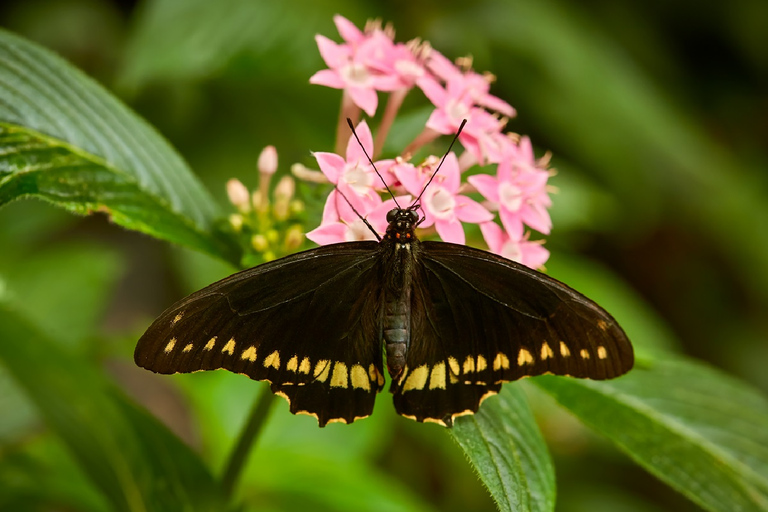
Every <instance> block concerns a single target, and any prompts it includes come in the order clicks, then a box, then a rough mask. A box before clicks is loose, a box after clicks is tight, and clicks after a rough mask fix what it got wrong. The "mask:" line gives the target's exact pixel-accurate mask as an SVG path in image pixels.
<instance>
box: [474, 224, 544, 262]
mask: <svg viewBox="0 0 768 512" xmlns="http://www.w3.org/2000/svg"><path fill="white" fill-rule="evenodd" d="M480 231H482V233H483V238H485V242H486V243H487V244H488V248H489V249H490V250H491V252H493V253H496V254H498V255H499V256H503V257H505V258H507V259H509V260H512V261H516V262H518V263H521V264H523V265H525V266H526V267H529V268H533V269H537V268H540V267H541V266H543V265H544V263H545V262H546V261H547V260H548V259H549V251H548V250H546V249H545V248H544V246H543V245H542V244H543V241H534V242H531V241H530V240H528V235H527V234H526V235H525V236H524V237H521V238H518V239H512V238H510V237H509V235H507V234H506V233H505V232H504V231H503V230H502V229H501V227H500V226H499V225H498V224H496V223H495V222H484V223H482V224H480Z"/></svg>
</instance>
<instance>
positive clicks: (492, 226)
mask: <svg viewBox="0 0 768 512" xmlns="http://www.w3.org/2000/svg"><path fill="white" fill-rule="evenodd" d="M480 232H481V233H482V234H483V238H484V239H485V243H486V244H488V249H490V251H491V252H493V253H496V254H501V248H502V246H503V245H504V231H502V229H501V226H499V225H498V224H496V223H495V222H483V223H482V224H480Z"/></svg>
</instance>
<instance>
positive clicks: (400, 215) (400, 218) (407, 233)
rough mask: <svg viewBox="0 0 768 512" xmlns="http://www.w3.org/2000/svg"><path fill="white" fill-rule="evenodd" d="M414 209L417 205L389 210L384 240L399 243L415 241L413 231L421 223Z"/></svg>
mask: <svg viewBox="0 0 768 512" xmlns="http://www.w3.org/2000/svg"><path fill="white" fill-rule="evenodd" d="M416 208H418V205H414V206H410V207H408V208H394V209H392V210H389V212H387V223H388V225H387V233H386V235H385V236H384V238H386V239H389V240H394V241H396V242H400V243H404V242H405V243H407V242H412V241H413V240H415V239H416V235H415V234H414V230H415V229H416V226H418V225H419V223H420V221H421V219H420V218H419V214H418V213H417V212H416Z"/></svg>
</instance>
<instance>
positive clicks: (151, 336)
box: [135, 242, 384, 425]
mask: <svg viewBox="0 0 768 512" xmlns="http://www.w3.org/2000/svg"><path fill="white" fill-rule="evenodd" d="M376 247H377V244H376V243H375V242H371V243H364V242H363V243H361V242H356V243H349V244H337V245H334V246H325V247H320V248H317V249H313V250H310V251H305V252H302V253H298V254H295V255H292V256H288V257H286V258H283V259H280V260H276V261H273V262H270V263H266V264H264V265H260V266H258V267H255V268H252V269H249V270H245V271H243V272H239V273H237V274H234V275H232V276H230V277H228V278H226V279H223V280H222V281H219V282H217V283H214V284H212V285H210V286H208V287H207V288H204V289H202V290H200V291H198V292H196V293H194V294H192V295H190V296H189V297H187V298H185V299H183V300H181V301H179V302H178V303H176V304H174V305H173V306H171V307H170V308H169V309H168V310H166V311H165V312H164V313H163V314H162V315H161V316H160V317H159V318H158V319H157V320H155V322H154V323H153V324H152V325H151V326H150V328H149V329H148V330H147V332H146V333H145V334H144V336H142V338H141V339H140V340H139V343H138V345H137V347H136V352H135V360H136V363H137V364H138V365H139V366H142V367H144V368H147V369H149V370H152V371H154V372H157V373H177V372H193V371H198V370H213V369H218V368H225V369H227V370H231V371H233V372H237V373H243V374H245V375H247V376H249V377H251V378H252V379H255V380H268V381H270V382H271V388H272V391H273V392H275V393H276V394H279V395H281V396H283V397H284V398H286V399H287V400H288V401H289V402H290V408H291V412H293V413H306V414H310V415H314V416H316V417H317V419H318V421H319V423H320V424H321V425H325V424H326V423H328V422H333V421H342V422H347V423H351V422H352V421H354V420H355V419H357V418H360V417H365V416H367V415H369V414H370V413H371V412H372V410H373V403H374V399H375V396H376V393H377V392H378V391H380V390H381V388H382V386H383V382H384V380H383V376H382V368H383V365H382V353H381V346H380V344H379V343H380V342H379V339H378V337H377V334H376V329H375V318H376V315H378V305H377V299H378V293H377V291H376V289H375V288H376V283H377V282H378V274H377V273H379V272H380V266H381V265H380V260H379V258H378V253H377V251H376Z"/></svg>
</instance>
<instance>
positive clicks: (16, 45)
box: [0, 31, 237, 262]
mask: <svg viewBox="0 0 768 512" xmlns="http://www.w3.org/2000/svg"><path fill="white" fill-rule="evenodd" d="M0 47H2V56H3V66H2V67H0V96H2V98H3V103H2V104H0V120H2V122H0V148H2V155H3V157H2V163H3V166H2V169H1V170H0V206H3V205H5V204H8V203H9V202H11V201H13V200H15V199H18V198H20V197H25V196H34V197H39V198H41V199H45V200H47V201H50V202H52V203H54V204H56V205H58V206H62V207H64V208H67V209H68V210H70V211H72V212H74V213H78V214H81V215H85V214H88V213H91V212H94V211H102V212H105V213H107V214H108V215H109V216H110V218H111V219H112V220H113V221H114V222H115V223H116V224H119V225H121V226H124V227H126V228H128V229H135V230H137V231H141V232H144V233H147V234H150V235H153V236H156V237H158V238H162V239H166V240H169V241H171V242H175V243H178V244H182V245H186V246H188V247H192V248H195V249H197V250H201V251H205V252H208V253H211V254H215V255H218V256H221V257H225V258H229V259H230V260H231V261H235V262H237V259H236V258H235V254H234V251H233V249H232V248H231V247H228V246H226V245H224V244H223V242H221V241H220V240H218V238H217V236H216V234H215V232H214V230H213V228H212V225H213V221H214V219H215V218H216V217H217V215H220V214H219V212H218V208H217V206H216V204H215V203H214V202H213V199H212V198H211V197H210V196H209V195H208V194H207V192H206V191H205V189H203V188H202V186H201V185H200V183H199V182H198V181H197V180H196V179H195V178H194V177H193V175H192V173H191V172H190V170H189V168H188V167H187V165H186V164H185V163H184V161H183V160H182V159H181V158H180V157H179V155H178V154H176V152H175V151H174V150H173V149H172V148H171V147H170V146H169V145H168V143H167V142H166V141H165V140H164V139H163V138H162V137H161V136H160V135H159V134H158V133H157V132H156V131H155V130H154V129H153V128H151V127H150V126H149V125H147V124H146V123H145V122H144V121H143V120H141V119H140V118H138V117H137V116H136V115H135V114H133V113H132V112H131V111H130V110H129V109H127V108H126V107H125V106H124V105H123V104H122V103H120V102H119V101H117V100H116V99H115V98H114V97H113V96H111V95H110V94H109V93H107V92H106V91H105V90H104V89H103V88H101V87H100V86H99V85H98V84H97V83H96V82H94V81H93V80H92V79H90V78H88V77H87V76H85V75H83V74H82V73H80V72H79V71H78V70H77V69H75V68H73V67H72V66H70V65H68V64H67V63H66V62H65V61H63V60H61V59H60V58H58V57H56V56H55V55H53V54H52V53H51V52H48V51H46V50H45V49H43V48H40V47H39V46H35V45H30V44H28V43H27V42H25V41H23V40H21V39H19V38H18V37H17V36H15V35H13V34H11V33H9V32H6V31H0Z"/></svg>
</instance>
